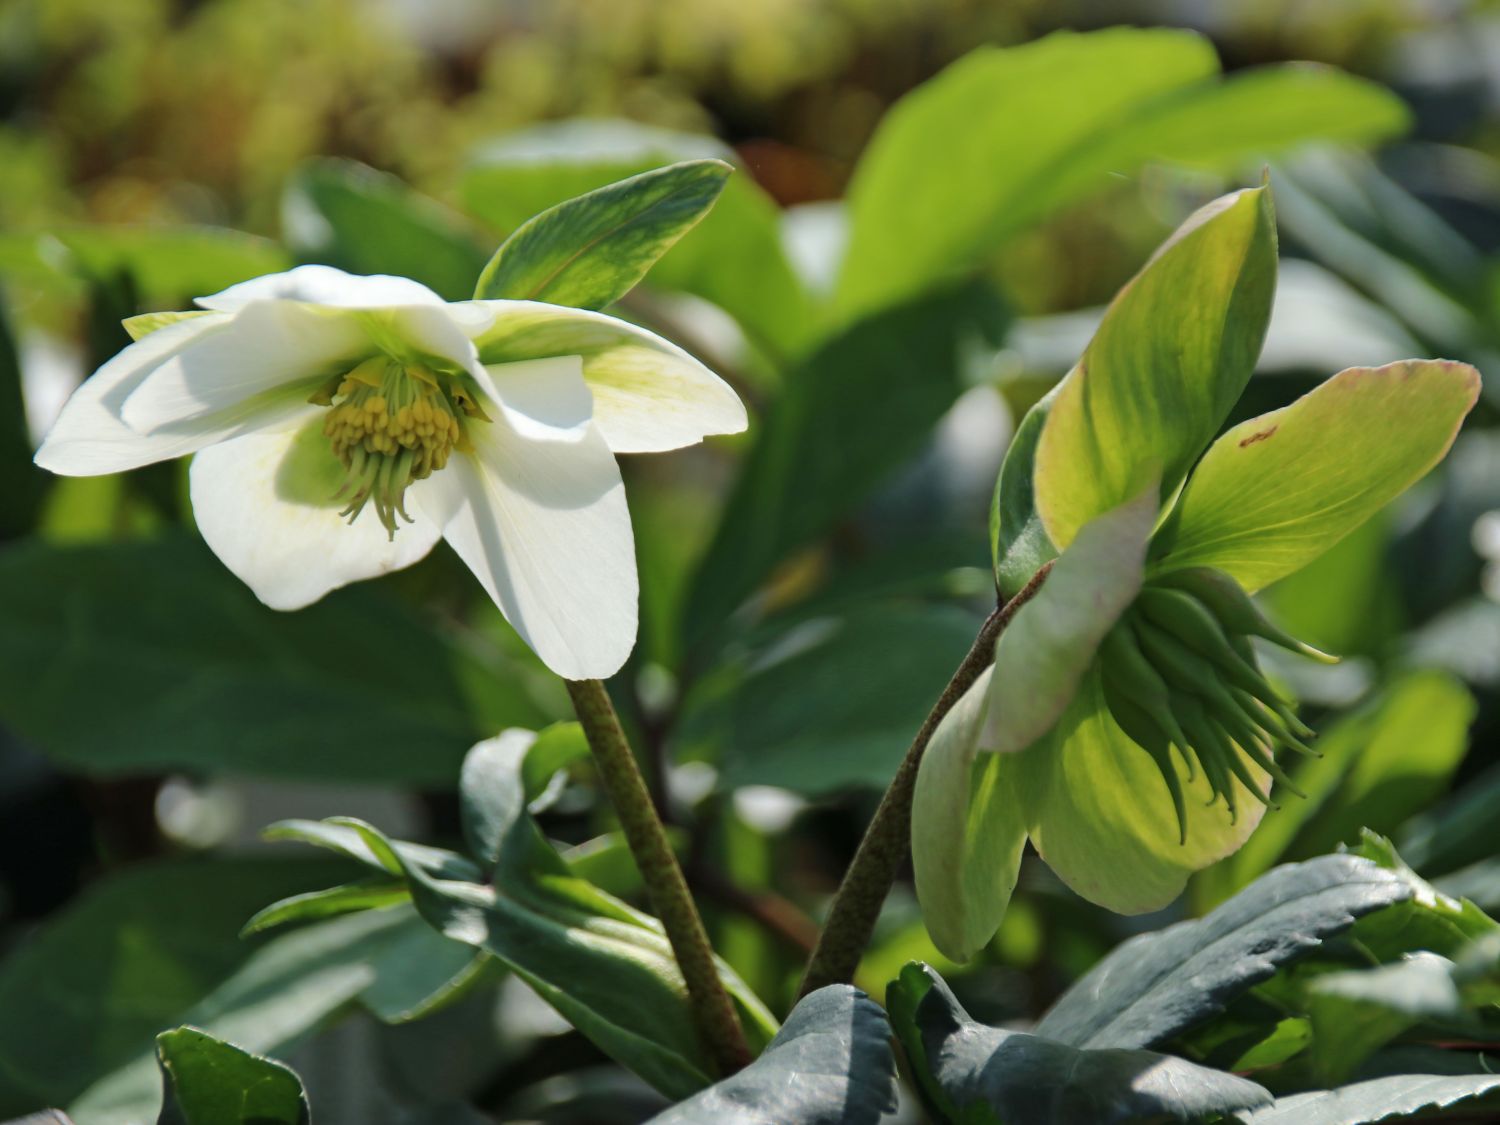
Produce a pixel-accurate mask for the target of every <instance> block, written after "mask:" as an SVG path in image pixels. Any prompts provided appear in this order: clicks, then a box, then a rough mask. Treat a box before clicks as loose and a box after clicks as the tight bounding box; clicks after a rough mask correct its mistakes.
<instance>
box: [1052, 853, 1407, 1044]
mask: <svg viewBox="0 0 1500 1125" xmlns="http://www.w3.org/2000/svg"><path fill="white" fill-rule="evenodd" d="M1412 894H1413V887H1412V885H1411V883H1410V882H1409V881H1408V880H1406V879H1405V878H1403V877H1402V876H1401V875H1400V874H1399V873H1397V872H1394V871H1389V870H1386V869H1384V868H1382V867H1379V866H1377V865H1376V864H1374V863H1371V862H1370V861H1368V860H1365V859H1362V858H1360V857H1356V856H1348V855H1336V856H1321V857H1319V858H1317V859H1312V860H1309V861H1307V862H1306V863H1299V864H1289V865H1287V866H1285V867H1279V868H1277V869H1276V870H1274V871H1271V872H1270V873H1268V874H1267V875H1265V876H1263V877H1262V878H1260V879H1258V880H1256V881H1255V882H1254V883H1252V884H1251V885H1250V886H1249V887H1247V888H1246V889H1245V890H1243V891H1241V892H1240V893H1239V894H1238V895H1236V896H1235V897H1234V898H1232V899H1230V900H1229V901H1228V902H1226V903H1224V904H1223V905H1222V906H1220V907H1219V908H1218V909H1216V910H1215V911H1213V913H1211V914H1209V915H1208V916H1207V917H1204V918H1200V919H1195V920H1192V921H1187V922H1179V923H1177V924H1176V925H1173V926H1169V927H1167V928H1166V929H1164V930H1161V931H1159V932H1157V933H1153V934H1143V935H1141V936H1140V937H1136V938H1132V939H1131V940H1129V941H1127V942H1125V943H1124V944H1123V945H1121V946H1119V947H1118V948H1117V949H1115V950H1114V952H1112V953H1111V954H1110V955H1109V956H1108V957H1106V958H1104V960H1102V961H1101V962H1099V964H1098V965H1096V966H1094V968H1093V969H1091V970H1090V971H1089V972H1088V973H1087V974H1085V975H1084V976H1083V977H1082V978H1081V979H1080V980H1079V981H1077V982H1076V983H1075V984H1074V985H1073V986H1072V987H1071V988H1070V989H1068V991H1067V992H1066V993H1064V994H1063V996H1062V998H1061V999H1059V1000H1058V1002H1057V1003H1056V1004H1054V1005H1053V1006H1052V1008H1051V1009H1050V1010H1049V1011H1048V1012H1047V1014H1046V1015H1045V1016H1043V1018H1042V1020H1041V1021H1040V1022H1039V1023H1038V1024H1037V1027H1036V1030H1037V1033H1038V1034H1039V1035H1046V1036H1049V1037H1051V1038H1054V1039H1058V1040H1060V1041H1062V1042H1064V1043H1071V1044H1073V1045H1074V1046H1080V1047H1148V1046H1151V1045H1153V1044H1159V1043H1162V1042H1164V1041H1166V1040H1167V1039H1170V1038H1171V1037H1172V1036H1174V1035H1177V1034H1178V1033H1180V1032H1182V1031H1185V1030H1187V1029H1188V1028H1190V1027H1192V1026H1193V1025H1194V1024H1197V1023H1199V1022H1201V1021H1202V1020H1204V1019H1207V1018H1208V1017H1210V1016H1212V1015H1214V1014H1216V1013H1218V1012H1220V1011H1222V1010H1223V1009H1224V1006H1225V1004H1226V1003H1228V1001H1229V1000H1231V999H1233V998H1234V997H1235V996H1238V995H1239V994H1241V993H1243V992H1245V991H1246V990H1247V989H1249V988H1250V987H1251V986H1253V985H1255V984H1257V983H1258V982H1260V981H1263V980H1265V979H1266V978H1268V977H1270V976H1271V975H1272V974H1273V973H1275V972H1276V970H1277V969H1278V968H1279V967H1280V966H1282V965H1285V964H1287V963H1289V962H1291V961H1293V960H1295V959H1296V958H1298V957H1301V956H1303V955H1305V954H1306V953H1308V952H1310V951H1311V950H1313V949H1315V948H1317V947H1318V946H1319V945H1320V944H1321V943H1322V942H1323V941H1324V940H1325V939H1326V938H1329V937H1331V936H1333V935H1335V934H1338V933H1341V932H1342V931H1344V930H1347V929H1348V928H1349V927H1350V926H1351V925H1353V924H1354V922H1355V920H1356V919H1357V918H1360V917H1363V916H1365V915H1368V914H1370V913H1372V912H1375V911H1379V910H1380V909H1381V908H1383V907H1388V906H1391V905H1392V904H1394V903H1400V902H1404V901H1406V900H1407V899H1409V898H1410V897H1411V896H1412Z"/></svg>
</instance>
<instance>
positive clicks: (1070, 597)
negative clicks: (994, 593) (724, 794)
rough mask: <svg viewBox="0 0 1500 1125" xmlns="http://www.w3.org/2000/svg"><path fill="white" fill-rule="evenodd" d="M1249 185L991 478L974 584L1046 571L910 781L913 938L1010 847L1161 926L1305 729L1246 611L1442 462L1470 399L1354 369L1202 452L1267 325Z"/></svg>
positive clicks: (1125, 296) (974, 894) (1001, 870)
mask: <svg viewBox="0 0 1500 1125" xmlns="http://www.w3.org/2000/svg"><path fill="white" fill-rule="evenodd" d="M1275 269H1276V240H1275V226H1274V215H1273V211H1272V206H1271V196H1270V190H1269V188H1266V187H1262V188H1255V189H1250V190H1246V191H1241V192H1238V193H1235V194H1233V195H1229V196H1226V197H1225V198H1223V199H1220V200H1217V201H1216V202H1214V203H1212V204H1210V205H1209V206H1207V207H1205V208H1203V209H1202V210H1201V211H1199V212H1198V213H1197V214H1195V215H1194V216H1193V217H1192V218H1190V219H1189V220H1188V221H1187V223H1185V224H1184V225H1183V227H1182V228H1181V229H1180V230H1179V231H1178V232H1177V233H1176V234H1175V235H1174V236H1173V237H1172V238H1171V239H1170V240H1169V241H1168V242H1167V243H1166V244H1165V245H1164V246H1163V247H1162V248H1161V249H1160V250H1159V251H1158V252H1157V254H1156V255H1155V256H1154V257H1153V258H1152V260H1151V261H1150V262H1149V263H1148V264H1147V265H1146V267H1145V268H1144V269H1143V270H1142V271H1141V272H1140V273H1139V274H1138V275H1137V276H1136V277H1135V278H1134V279H1133V280H1132V281H1131V282H1130V283H1129V285H1127V286H1126V287H1125V289H1123V290H1122V291H1121V293H1120V294H1119V296H1118V297H1117V298H1116V299H1115V301H1114V302H1113V303H1112V304H1111V306H1110V308H1109V309H1108V311H1107V312H1106V314H1105V317H1104V320H1103V322H1102V323H1101V324H1100V327H1099V330H1098V332H1097V333H1096V335H1095V337H1094V339H1093V340H1092V341H1091V343H1090V344H1089V347H1088V349H1087V350H1086V351H1085V353H1084V355H1083V357H1082V358H1081V359H1080V361H1079V363H1078V365H1077V366H1076V367H1075V368H1074V369H1073V370H1072V371H1071V372H1070V373H1069V374H1068V376H1067V377H1066V378H1065V379H1064V380H1063V381H1062V382H1061V383H1059V384H1058V386H1057V387H1056V388H1055V389H1054V390H1053V391H1052V392H1051V393H1050V394H1049V395H1048V396H1047V397H1046V398H1045V399H1043V400H1042V401H1041V402H1040V403H1038V404H1037V406H1036V407H1035V408H1033V410H1032V411H1031V412H1030V414H1028V415H1027V417H1026V418H1025V420H1023V422H1022V424H1021V426H1020V427H1019V428H1018V430H1017V433H1016V437H1015V440H1014V442H1013V443H1012V446H1011V450H1010V452H1009V453H1008V455H1007V457H1006V462H1005V466H1004V467H1003V468H1002V470H1001V475H1000V481H999V484H998V487H997V490H996V501H995V510H994V518H993V520H992V528H991V530H992V538H993V540H994V544H995V568H996V578H997V582H998V584H999V587H1000V591H1001V593H1002V595H1004V596H1007V597H1008V596H1012V595H1014V594H1015V593H1016V592H1017V591H1018V590H1019V589H1021V587H1022V586H1024V585H1025V584H1026V583H1027V582H1028V581H1029V580H1030V579H1031V577H1032V576H1033V575H1034V574H1035V573H1036V571H1037V570H1038V569H1039V568H1040V567H1042V566H1043V565H1045V564H1047V563H1049V562H1050V563H1051V564H1052V566H1051V570H1050V572H1049V573H1048V575H1047V577H1046V580H1045V583H1044V585H1042V587H1041V588H1040V590H1039V592H1038V593H1037V594H1036V596H1035V597H1034V598H1032V600H1031V601H1029V602H1028V603H1027V604H1026V605H1025V606H1024V607H1023V608H1022V609H1021V610H1020V611H1019V612H1018V613H1017V614H1016V616H1015V618H1014V619H1013V620H1012V622H1011V624H1010V626H1009V627H1008V628H1007V630H1006V631H1005V632H1004V633H1003V634H1002V636H1001V639H1000V641H999V643H998V645H997V647H996V653H995V664H994V666H993V668H991V669H990V670H988V671H987V672H986V673H985V674H984V675H983V676H982V677H981V679H980V680H979V682H978V683H976V684H975V685H974V687H973V688H972V689H971V690H970V691H969V692H968V693H967V694H966V695H965V697H964V698H963V699H962V700H961V701H960V702H959V703H958V705H957V706H955V707H954V709H953V710H952V711H951V712H950V713H949V715H948V716H947V717H946V718H945V719H944V721H943V723H942V724H941V725H940V727H939V729H938V731H937V733H936V734H935V735H934V737H933V740H932V743H931V744H930V746H929V747H928V750H927V754H926V756H925V758H924V759H923V763H922V767H921V771H920V773H919V776H918V781H917V790H916V796H915V801H914V805H913V810H912V846H913V858H914V862H915V866H916V876H917V893H918V897H919V898H920V900H921V903H922V908H923V913H924V916H925V918H926V920H927V925H928V929H929V931H930V932H931V934H932V936H933V940H934V941H935V942H936V943H937V945H938V947H939V948H940V949H942V950H943V951H944V952H945V953H947V954H949V955H950V956H954V957H959V958H963V957H967V956H969V955H971V954H972V953H973V952H974V951H975V950H977V949H979V948H980V947H982V946H983V945H984V944H985V943H986V942H987V941H988V940H989V939H990V937H991V936H992V935H993V934H994V931H995V929H996V927H997V926H998V925H999V922H1000V919H1001V917H1002V916H1003V914H1004V911H1005V907H1006V904H1007V902H1008V900H1009V896H1010V892H1011V890H1012V889H1013V888H1014V885H1015V880H1016V873H1017V868H1018V866H1019V863H1020V857H1021V852H1022V849H1023V847H1024V845H1025V843H1026V841H1027V839H1028V838H1029V839H1030V840H1031V841H1032V842H1033V843H1034V844H1035V846H1036V848H1037V850H1038V851H1039V853H1040V854H1041V856H1042V858H1043V859H1044V860H1045V861H1046V862H1047V863H1048V864H1049V865H1050V866H1051V867H1052V868H1053V870H1054V871H1055V872H1056V873H1057V874H1058V875H1059V876H1060V877H1061V878H1062V879H1063V880H1064V881H1065V882H1066V883H1067V884H1068V885H1069V886H1071V887H1072V888H1073V889H1074V890H1075V891H1077V892H1078V893H1079V894H1081V895H1083V896H1084V897H1085V898H1088V899H1090V900H1091V901H1093V902H1097V903H1099V904H1101V905H1104V906H1106V907H1109V908H1111V909H1113V910H1117V911H1120V912H1122V913H1139V912H1143V911H1147V910H1153V909H1157V908H1159V907H1161V906H1164V905H1165V904H1166V903H1168V902H1169V901H1171V900H1172V899H1173V898H1174V897H1176V895H1177V894H1178V893H1180V891H1181V890H1182V887H1183V885H1184V884H1185V882H1186V880H1187V878H1188V876H1189V875H1190V874H1191V873H1192V872H1194V871H1196V870H1198V869H1200V868H1203V867H1206V866H1207V865H1208V864H1210V863H1213V862H1214V861H1216V860H1218V859H1220V858H1222V857H1224V856H1226V855H1229V854H1231V853H1232V852H1234V851H1235V850H1236V849H1237V848H1238V847H1239V846H1240V845H1241V844H1242V843H1243V842H1244V841H1245V839H1246V838H1247V837H1248V836H1249V834H1250V833H1251V832H1252V831H1253V830H1254V828H1255V826H1256V824H1258V823H1259V820H1260V817H1261V814H1262V812H1263V811H1264V807H1265V804H1266V801H1267V799H1268V793H1269V791H1270V788H1271V781H1272V779H1273V778H1275V779H1280V780H1282V781H1283V782H1284V783H1285V781H1286V777H1285V774H1284V773H1283V772H1282V770H1281V768H1280V766H1279V765H1278V763H1277V761H1276V753H1277V751H1278V750H1287V751H1293V752H1299V751H1304V750H1306V749H1308V745H1307V739H1308V736H1309V735H1310V731H1308V729H1307V728H1306V727H1305V726H1303V725H1302V723H1301V722H1300V721H1299V720H1298V718H1297V716H1296V714H1295V713H1294V711H1293V710H1292V706H1291V701H1290V700H1287V699H1285V698H1283V697H1282V696H1281V695H1280V694H1279V693H1278V692H1277V691H1276V689H1274V688H1273V687H1272V686H1271V685H1270V684H1269V682H1268V681H1267V680H1266V678H1265V676H1264V675H1262V673H1261V671H1260V668H1259V666H1258V663H1257V659H1256V654H1255V650H1254V649H1253V648H1252V647H1251V639H1252V638H1260V639H1263V640H1266V641H1270V642H1271V643H1273V644H1278V645H1281V646H1283V647H1286V648H1289V649H1292V650H1293V651H1296V652H1299V653H1301V654H1302V655H1305V656H1310V657H1312V658H1315V659H1327V658H1326V657H1324V656H1323V654H1321V653H1318V652H1316V650H1313V649H1310V648H1308V647H1307V646H1306V645H1303V644H1300V643H1299V642H1298V641H1296V640H1295V639H1294V638H1292V637H1289V636H1287V635H1286V634H1285V633H1283V632H1281V631H1280V630H1279V629H1277V628H1276V627H1275V626H1274V625H1273V624H1272V623H1271V622H1270V621H1268V620H1267V619H1266V618H1265V617H1264V616H1263V615H1262V614H1261V613H1260V611H1259V610H1258V609H1257V608H1256V606H1255V604H1254V603H1253V602H1252V601H1251V599H1250V595H1251V594H1253V593H1254V592H1255V591H1257V590H1259V589H1261V588H1263V587H1265V586H1267V585H1269V584H1270V583H1272V582H1274V581H1276V580H1277V579H1279V578H1282V577H1285V576H1286V575H1288V574H1290V573H1292V572H1293V571H1296V570H1298V569H1300V568H1301V567H1303V566H1305V565H1306V564H1307V563H1309V562H1311V561H1312V560H1313V559H1314V558H1316V557H1317V556H1318V555H1320V554H1321V553H1322V552H1323V551H1325V550H1327V549H1328V548H1329V547H1331V546H1332V545H1333V544H1334V543H1336V542H1337V541H1338V540H1340V539H1341V538H1343V537H1344V536H1345V535H1347V534H1348V533H1349V532H1351V531H1353V530H1354V529H1355V528H1356V527H1358V526H1359V525H1360V524H1361V523H1363V522H1364V521H1365V520H1366V519H1367V518H1369V517H1370V516H1371V515H1373V514H1374V513H1375V512H1376V511H1378V510H1379V509H1380V508H1381V507H1382V506H1383V505H1385V504H1386V503H1388V502H1389V501H1390V500H1391V499H1393V498H1394V497H1396V496H1397V495H1399V494H1400V493H1401V492H1402V491H1403V490H1405V489H1406V488H1407V487H1408V486H1410V485H1411V484H1412V483H1413V482H1414V481H1416V480H1418V479H1419V478H1420V477H1422V476H1423V475H1424V474H1425V473H1426V472H1427V471H1428V470H1429V469H1431V468H1432V467H1433V466H1434V465H1436V464H1437V463H1438V461H1440V460H1441V459H1442V457H1443V455H1444V454H1445V453H1446V451H1447V449H1448V447H1449V446H1450V445H1451V444H1452V441H1453V438H1454V437H1455V435H1456V434H1457V431H1458V427H1459V425H1460V424H1461V422H1462V420H1463V418H1464V416H1465V415H1466V414H1467V413H1468V411H1469V408H1470V407H1471V406H1472V405H1473V403H1474V401H1475V399H1476V397H1477V395H1478V390H1479V376H1478V373H1477V372H1476V371H1475V370H1474V369H1473V368H1472V367H1469V366H1467V365H1464V364H1460V363H1452V362H1446V361H1440V360H1432V361H1421V360H1411V361H1406V362H1402V363H1395V364H1391V365H1389V366H1386V367H1381V368H1351V369H1349V370H1347V371H1344V372H1341V373H1340V374H1338V375H1336V376H1334V377H1333V378H1331V379H1329V380H1328V381H1327V382H1325V383H1323V384H1322V385H1321V386H1319V387H1318V388H1316V389H1315V390H1313V391H1312V392H1311V393H1309V394H1307V395H1305V396H1304V397H1302V398H1301V399H1299V400H1297V401H1296V402H1294V403H1292V404H1291V405H1290V406H1287V407H1285V408H1283V409H1281V410H1276V411H1273V412H1271V413H1269V414H1266V415H1263V416H1262V417H1259V418H1254V419H1251V420H1249V421H1247V422H1243V423H1241V424H1239V425H1237V426H1234V427H1232V428H1230V429H1229V430H1227V431H1226V432H1224V433H1223V434H1222V435H1220V436H1219V437H1218V438H1217V440H1215V434H1217V433H1218V431H1219V429H1220V427H1222V426H1223V424H1224V422H1225V420H1226V418H1227V416H1228V414H1229V412H1230V410H1231V409H1232V407H1233V406H1234V403H1235V402H1236V400H1237V399H1238V398H1239V396H1240V393H1241V391H1242V390H1243V389H1244V385H1245V383H1246V381H1247V380H1248V379H1249V377H1250V374H1251V371H1252V370H1253V368H1254V365H1255V360H1256V357H1257V355H1258V354H1259V351H1260V346H1261V343H1262V340H1263V339H1264V335H1265V329H1266V324H1267V322H1268V320H1269V314H1270V306H1271V296H1272V292H1273V289H1274V285H1275Z"/></svg>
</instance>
